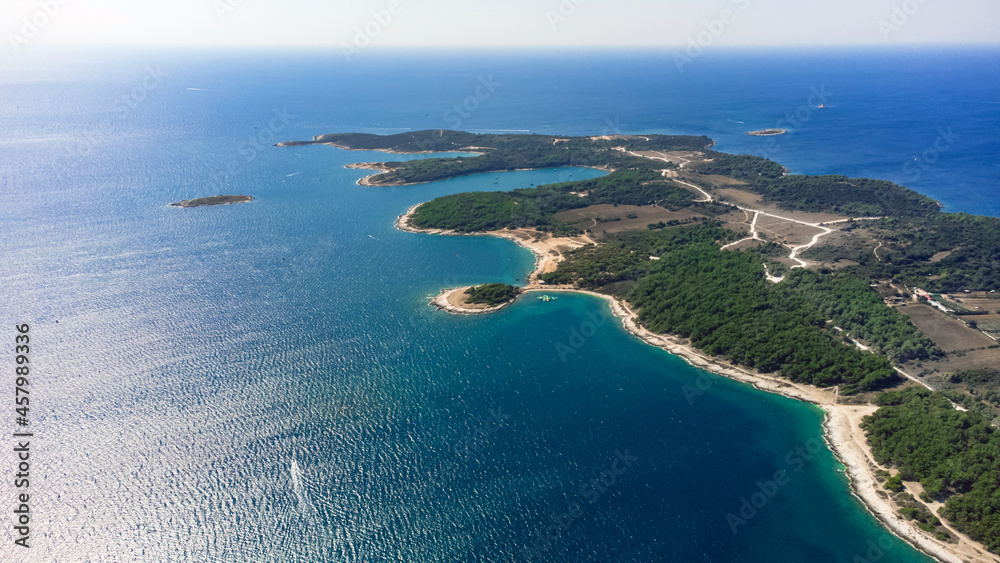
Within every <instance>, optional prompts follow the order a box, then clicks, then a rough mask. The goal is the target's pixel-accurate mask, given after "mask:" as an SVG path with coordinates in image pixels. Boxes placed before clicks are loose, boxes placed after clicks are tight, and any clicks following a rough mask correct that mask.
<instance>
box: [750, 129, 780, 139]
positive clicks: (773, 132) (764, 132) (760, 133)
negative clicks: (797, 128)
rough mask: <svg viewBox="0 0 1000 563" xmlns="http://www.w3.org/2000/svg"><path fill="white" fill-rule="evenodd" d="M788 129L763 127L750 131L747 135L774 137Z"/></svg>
mask: <svg viewBox="0 0 1000 563" xmlns="http://www.w3.org/2000/svg"><path fill="white" fill-rule="evenodd" d="M785 133H788V131H786V130H784V129H762V130H760V131H749V132H747V135H750V136H752V137H774V136H776V135H784V134H785Z"/></svg>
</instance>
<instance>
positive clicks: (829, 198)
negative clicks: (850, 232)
mask: <svg viewBox="0 0 1000 563" xmlns="http://www.w3.org/2000/svg"><path fill="white" fill-rule="evenodd" d="M707 156H708V157H709V158H711V159H712V160H711V161H709V162H705V163H702V164H699V165H697V166H696V167H695V170H696V171H697V172H699V173H701V174H719V175H722V176H729V177H731V178H736V179H738V180H743V181H745V182H747V184H748V186H747V188H746V189H749V190H751V191H753V192H756V193H758V194H760V195H762V196H764V197H765V198H766V199H767V200H768V201H772V202H774V203H776V204H778V205H779V206H780V207H782V208H784V209H793V210H798V211H827V212H831V213H840V214H843V215H848V216H850V217H875V216H878V217H881V216H889V217H923V216H926V215H931V214H934V213H936V212H937V211H938V205H937V202H935V201H934V200H933V199H931V198H929V197H927V196H925V195H922V194H919V193H917V192H915V191H913V190H909V189H906V188H904V187H902V186H898V185H896V184H893V183H892V182H888V181H886V180H872V179H868V178H847V177H846V176H802V175H786V172H787V170H786V169H785V168H784V167H783V166H781V165H780V164H778V163H777V162H774V161H771V160H768V159H766V158H762V157H759V156H751V155H730V154H725V153H719V152H715V151H709V153H708V155H707Z"/></svg>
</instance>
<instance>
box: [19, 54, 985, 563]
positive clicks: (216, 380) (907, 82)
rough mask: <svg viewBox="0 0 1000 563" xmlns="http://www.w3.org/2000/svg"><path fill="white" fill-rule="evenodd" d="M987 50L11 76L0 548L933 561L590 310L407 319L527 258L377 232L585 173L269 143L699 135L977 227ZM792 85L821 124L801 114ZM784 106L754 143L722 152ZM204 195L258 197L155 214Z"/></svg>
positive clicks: (106, 57)
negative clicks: (21, 540) (939, 209)
mask: <svg viewBox="0 0 1000 563" xmlns="http://www.w3.org/2000/svg"><path fill="white" fill-rule="evenodd" d="M996 55H997V53H996V52H995V51H971V50H967V51H899V52H893V53H888V54H886V53H880V54H876V53H866V52H860V51H858V52H841V53H839V54H836V55H832V54H828V53H826V54H824V53H806V54H801V53H800V54H790V53H764V52H758V53H733V52H725V51H720V52H716V53H707V54H705V55H704V56H703V57H701V58H699V59H698V60H696V61H695V62H694V64H691V65H689V66H688V67H686V68H685V69H684V72H678V70H677V68H676V66H675V65H674V62H673V60H672V59H671V57H670V56H669V53H649V52H636V53H624V52H618V53H609V52H593V53H583V54H569V53H554V52H547V53H527V52H516V53H499V52H474V53H468V54H463V55H455V54H446V53H429V52H425V53H388V54H387V53H379V52H375V51H370V52H367V51H366V52H364V53H362V54H361V55H359V56H357V57H356V58H355V59H354V61H353V62H352V63H350V64H348V63H347V62H346V61H345V60H344V59H343V57H342V56H341V55H340V53H339V51H338V52H329V53H323V52H303V51H287V52H282V51H278V52H264V51H211V52H203V51H189V52H176V51H175V52H167V51H131V52H125V53H123V52H118V51H111V50H77V51H72V52H69V51H66V52H47V51H43V50H41V49H40V48H39V49H36V50H34V51H30V52H27V53H25V54H24V55H22V56H19V57H10V56H7V57H6V58H4V59H0V92H2V96H0V118H2V122H3V124H4V133H5V134H4V135H3V136H2V138H0V147H2V149H3V152H2V155H3V156H0V185H2V189H0V224H2V225H3V232H4V237H2V239H0V252H2V254H3V256H4V260H3V261H2V262H0V280H2V283H3V286H4V291H3V292H2V293H0V311H2V318H3V320H4V323H5V325H4V326H7V327H12V326H13V324H14V323H22V322H27V323H31V326H32V328H31V335H32V351H31V354H32V373H33V379H32V393H33V394H32V410H31V419H32V426H31V429H32V430H33V432H34V433H35V434H36V437H35V438H33V442H32V447H33V450H32V456H33V457H32V467H31V498H32V511H33V515H34V516H33V518H34V519H33V522H32V543H33V545H34V547H33V548H31V550H30V551H25V550H22V549H20V548H14V547H12V540H13V534H14V532H13V530H12V528H11V525H8V524H5V525H4V526H3V543H2V545H0V556H2V557H0V559H2V560H4V561H8V560H13V561H30V562H36V561H233V562H243V561H276V562H277V561H281V562H286V561H347V562H374V561H400V562H402V561H406V562H433V561H492V562H498V563H499V562H509V561H554V562H573V563H576V562H583V561H594V562H598V561H601V562H606V561H637V562H638V561H643V562H646V561H718V562H727V561H857V560H862V561H875V560H878V561H900V562H901V561H925V560H927V558H926V557H924V556H923V555H921V554H919V553H918V552H916V551H915V550H914V549H913V548H911V547H910V546H908V545H907V544H905V543H904V542H902V541H901V540H899V539H897V538H895V537H893V536H891V535H890V534H889V532H888V531H887V530H886V529H885V528H883V527H882V526H881V525H880V524H879V523H878V522H877V521H876V520H875V519H874V518H873V517H872V516H871V515H869V514H868V513H867V512H866V511H865V510H864V508H863V507H862V505H861V504H860V503H859V502H858V501H857V500H856V499H854V497H852V496H851V495H850V494H849V485H848V483H847V480H846V478H845V477H844V475H843V472H842V467H841V466H840V464H839V463H838V462H837V461H836V459H835V458H833V456H832V454H830V452H829V451H828V450H827V449H826V448H825V447H822V446H821V442H820V440H821V435H822V428H821V422H822V413H820V412H819V411H818V410H816V409H815V408H813V407H811V406H808V405H804V404H801V403H798V402H795V401H791V400H788V399H785V398H782V397H777V396H773V395H768V394H764V393H760V392H756V391H754V390H752V389H750V388H748V387H747V386H744V385H741V384H736V383H734V382H731V381H729V380H726V379H723V378H718V377H715V376H712V375H710V374H706V373H705V372H702V371H700V370H697V369H694V368H692V367H690V366H688V365H687V364H685V363H683V362H682V361H680V360H678V359H677V358H674V357H672V356H670V355H669V354H666V353H665V352H663V351H661V350H657V349H653V348H651V347H649V346H646V345H644V344H642V343H640V342H639V341H638V340H636V339H635V338H633V337H631V336H630V335H628V334H627V333H626V332H624V331H623V330H622V328H621V327H620V324H619V323H617V322H615V321H614V320H613V319H611V318H610V316H609V315H610V313H609V311H608V309H607V307H606V305H605V304H604V303H603V302H602V301H600V300H596V299H593V298H590V297H587V296H571V295H567V296H561V297H560V298H559V300H558V301H555V302H552V303H549V304H542V303H540V302H537V301H533V300H523V301H522V302H519V303H517V304H516V305H514V306H512V307H509V308H507V309H505V310H503V311H501V312H500V313H498V314H495V315H490V316H484V317H455V316H450V315H447V314H443V313H439V312H436V311H434V310H433V309H432V308H430V307H428V306H427V301H428V300H429V297H430V296H432V295H434V294H436V293H437V292H438V290H440V289H441V288H442V287H453V286H458V285H464V284H471V283H479V282H491V281H502V282H508V283H516V282H517V281H519V280H522V279H523V278H524V277H525V276H526V275H527V273H528V272H529V271H530V269H531V266H532V262H533V259H532V256H531V255H530V254H529V253H528V252H526V251H524V250H523V249H520V248H518V247H516V246H515V245H513V244H512V243H510V242H508V241H504V240H498V239H492V238H486V237H436V236H425V235H414V234H409V233H404V232H400V231H397V230H395V229H394V228H393V219H394V218H395V217H396V216H397V215H398V214H400V213H402V212H404V211H405V210H406V209H407V208H409V207H410V206H412V205H413V204H415V203H418V202H421V201H426V200H428V199H431V198H434V197H437V196H440V195H444V194H448V193H457V192H463V191H470V190H493V189H513V188H517V187H527V186H529V185H531V184H541V183H545V182H552V181H558V180H564V179H567V178H569V177H570V175H572V177H573V178H586V177H593V176H594V175H596V174H598V172H596V171H593V170H588V169H580V168H572V169H562V170H542V171H521V172H510V173H505V174H501V175H499V180H498V183H497V184H494V176H495V175H481V176H471V177H466V178H459V179H454V180H449V181H445V182H437V183H432V184H426V185H420V186H410V187H401V188H378V189H376V188H364V187H361V186H358V185H357V184H356V180H357V179H358V178H360V177H362V176H363V175H365V174H366V172H365V171H362V170H349V169H345V168H344V165H346V164H349V163H352V162H359V161H372V160H385V159H386V156H385V155H384V154H379V153H366V152H348V151H340V150H336V149H333V148H330V147H322V146H316V147H299V148H288V149H278V148H274V147H272V146H271V144H273V143H274V142H277V141H281V140H291V139H307V138H310V137H311V136H313V135H316V134H322V133H329V132H338V131H364V132H375V133H389V132H398V131H405V130H417V129H433V128H442V127H448V128H460V129H465V130H473V131H490V132H492V131H508V130H514V131H523V132H537V133H558V134H567V135H573V134H578V135H583V134H588V135H589V134H606V133H618V132H624V133H683V134H695V135H701V134H705V135H708V136H710V137H712V138H713V139H716V140H717V141H719V146H718V147H717V148H718V149H719V150H724V151H731V152H751V153H754V152H756V153H764V152H766V153H767V154H768V156H770V157H771V158H774V159H775V160H777V161H779V162H781V163H783V164H785V165H786V166H788V167H789V168H791V169H792V170H793V171H795V172H803V173H832V172H836V173H843V174H847V175H852V176H856V175H862V174H864V175H868V176H874V177H881V178H888V179H892V180H896V181H900V182H902V183H904V184H906V185H907V186H909V187H912V188H914V189H917V190H918V191H921V192H923V193H927V194H928V195H931V196H932V197H934V198H936V199H939V200H941V201H942V202H943V203H944V204H945V205H946V206H947V207H948V208H949V210H955V211H968V212H976V213H987V214H993V215H997V214H998V213H1000V207H998V206H997V201H1000V198H998V197H997V196H998V194H1000V182H998V170H1000V169H998V166H1000V158H998V152H1000V151H998V147H1000V145H998V139H997V136H996V134H995V132H996V131H997V130H998V125H1000V123H998V121H1000V114H998V111H997V109H998V108H1000V105H998V104H1000V85H998V83H997V77H998V76H1000V73H998V72H997V71H998V65H1000V62H998V61H1000V58H998V57H997V56H996ZM480 86H482V87H481V88H480ZM477 88H479V90H478V94H479V95H478V97H477ZM814 88H816V89H820V90H821V91H825V92H827V93H829V96H828V97H829V99H828V101H827V102H826V103H827V105H828V106H829V108H828V109H826V110H812V109H810V110H809V111H806V110H802V109H801V108H802V107H803V106H804V105H805V104H806V103H807V102H808V101H809V98H810V96H811V95H812V91H813V89H814ZM456 104H458V105H459V108H460V110H461V111H459V110H456V109H455V105H456ZM796 111H800V116H801V117H799V118H797V124H798V125H797V126H796V127H795V132H794V133H793V134H791V135H787V136H784V137H778V138H776V139H777V141H776V144H774V145H765V144H764V143H766V142H767V141H768V140H767V139H763V140H762V139H758V138H751V137H748V136H746V135H745V132H746V131H747V130H751V129H759V128H765V127H771V126H775V124H776V123H777V122H778V121H779V120H780V119H782V118H783V117H785V116H786V115H788V114H789V113H791V114H793V115H794V113H795V112H796ZM806 114H808V115H806ZM806 117H807V118H806ZM741 122H742V123H741ZM939 130H940V131H939ZM942 132H943V134H944V135H945V136H946V137H947V138H948V139H949V141H948V142H947V143H942V142H938V143H937V147H938V149H937V151H936V152H937V154H936V156H935V155H933V154H932V153H930V152H928V153H927V154H925V151H926V150H928V148H931V149H933V148H934V147H935V142H936V140H937V139H938V136H940V135H942ZM946 145H947V146H946ZM930 156H933V158H930ZM393 158H400V159H403V158H415V157H402V156H400V157H393ZM914 158H916V159H917V160H916V161H914ZM931 160H933V163H932V162H930V161H931ZM913 162H915V163H916V164H915V165H911V163H913ZM914 166H917V168H914ZM914 170H918V171H919V172H920V173H919V174H918V175H917V174H916V173H915V172H914ZM914 176H918V177H914ZM904 180H905V181H904ZM216 193H246V194H251V195H253V196H254V197H255V198H256V200H255V201H254V202H252V203H249V204H242V205H236V206H226V207H213V208H201V209H178V208H174V207H170V206H168V205H167V204H169V203H170V202H174V201H178V200H181V199H189V198H193V197H200V196H206V195H214V194H216ZM8 330H9V332H10V330H11V329H10V328H8ZM9 337H10V338H11V339H13V332H10V335H9ZM685 386H686V387H685ZM692 388H695V389H702V390H703V391H702V392H701V393H700V394H694V395H692V394H691V392H690V390H691V389H692ZM686 391H687V392H686ZM3 452H4V453H3V455H2V458H0V460H2V461H0V462H2V467H3V468H5V469H2V470H0V471H4V472H5V474H6V472H8V471H9V469H6V468H11V467H13V465H14V459H13V456H12V454H11V449H10V448H9V447H6V446H5V447H4V448H3ZM779 471H785V472H786V473H782V474H777V472H779ZM776 475H777V477H779V479H778V480H779V481H781V484H780V485H779V484H777V483H774V484H773V485H772V481H775V478H776ZM785 477H787V478H785ZM594 479H597V481H592V480H594ZM602 479H603V482H602V481H601V480H602ZM13 495H14V489H13V487H12V483H11V480H10V479H7V478H5V479H4V480H3V484H2V485H0V498H4V499H12V498H14V496H13ZM762 495H763V496H762ZM744 499H746V501H747V502H748V503H751V505H752V504H753V503H756V504H757V505H758V506H756V507H753V508H752V509H748V508H747V507H746V506H745V503H744V502H743V501H744ZM3 502H6V501H3ZM10 509H13V507H12V506H11V507H10ZM3 510H4V511H5V512H9V510H8V509H7V508H4V509H3ZM741 511H742V512H741ZM729 515H733V517H728V516H729ZM737 516H738V517H739V518H740V519H739V520H736V519H735V518H736V517H737ZM560 524H561V527H560V528H558V531H556V528H554V527H553V526H558V525H560ZM539 534H541V537H543V538H544V537H546V534H548V539H546V540H544V541H542V540H538V537H539ZM536 541H537V543H536ZM855 557H857V558H858V559H855Z"/></svg>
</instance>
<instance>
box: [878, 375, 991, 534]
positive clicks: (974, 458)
mask: <svg viewBox="0 0 1000 563" xmlns="http://www.w3.org/2000/svg"><path fill="white" fill-rule="evenodd" d="M876 404H877V405H879V407H881V408H879V410H878V411H877V412H876V413H875V414H873V415H871V416H869V417H865V422H864V423H863V424H862V427H863V428H864V429H865V430H866V431H867V432H868V441H869V443H870V444H871V446H872V453H873V454H874V455H875V458H876V459H877V460H878V461H879V463H883V464H886V465H891V466H895V467H897V468H898V469H899V473H900V476H901V477H902V479H903V480H907V481H919V482H920V483H921V485H922V486H923V488H924V495H923V496H924V498H927V499H935V500H943V499H944V498H946V497H947V502H946V503H945V506H944V508H942V509H941V516H943V517H945V518H947V519H948V521H950V522H951V523H952V525H954V526H955V527H956V528H958V529H959V530H961V531H962V532H965V533H966V534H968V535H969V536H970V537H972V538H973V539H975V540H977V541H980V542H982V543H983V544H984V545H986V546H987V547H989V548H990V549H992V550H994V551H996V550H998V549H1000V487H998V486H997V484H998V483H1000V434H998V431H997V429H996V428H994V427H993V426H991V425H990V424H989V422H988V421H986V420H985V419H984V418H982V417H981V416H979V415H978V414H976V413H971V412H962V411H959V410H956V409H955V408H953V407H952V405H951V403H950V402H949V401H948V399H947V398H945V397H944V396H943V395H941V394H940V393H932V392H931V391H928V390H926V389H922V388H911V389H907V390H905V391H897V392H890V393H883V394H881V395H880V396H879V397H878V399H877V400H876Z"/></svg>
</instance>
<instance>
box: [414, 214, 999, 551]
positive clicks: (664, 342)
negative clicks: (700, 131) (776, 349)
mask: <svg viewBox="0 0 1000 563" xmlns="http://www.w3.org/2000/svg"><path fill="white" fill-rule="evenodd" d="M420 205H422V204H417V205H414V206H413V207H411V208H410V209H408V210H407V212H406V213H404V214H402V215H400V216H399V217H397V218H396V222H395V225H396V228H397V229H399V230H402V231H406V232H411V233H421V234H441V235H466V236H496V237H499V238H506V239H509V240H512V241H514V242H515V243H517V244H518V245H519V246H521V247H523V248H527V249H528V250H530V251H531V252H532V253H533V254H534V255H535V268H534V270H533V271H532V274H531V278H530V279H532V280H536V281H537V275H538V273H539V270H540V269H541V267H542V264H543V262H544V260H545V259H546V256H544V255H543V254H542V253H541V252H540V251H539V250H538V249H536V248H532V247H531V246H530V245H528V244H525V241H523V240H522V239H519V238H517V237H514V236H504V234H505V233H502V232H486V233H475V234H470V233H455V232H449V231H443V230H440V229H435V230H423V229H418V228H416V227H414V226H412V225H410V218H411V217H412V215H413V213H414V211H416V209H417V208H418V207H420ZM464 289H466V288H456V289H451V290H444V291H442V293H441V294H440V295H439V296H438V297H437V298H435V299H434V300H432V301H431V304H432V305H435V306H438V303H436V302H437V301H438V300H440V299H442V297H443V298H444V302H445V303H447V296H446V294H450V293H452V292H454V291H458V290H464ZM537 291H545V292H551V293H555V292H564V293H582V294H585V295H590V296H593V297H598V298H600V299H604V300H606V301H607V302H608V304H609V306H610V308H611V311H612V313H613V314H614V315H615V316H616V317H618V318H619V319H621V321H622V326H623V327H624V328H625V330H627V331H628V332H629V333H630V334H632V335H633V336H635V337H636V338H638V339H640V340H642V341H643V342H645V343H646V344H649V345H652V346H656V347H658V348H661V349H663V350H665V351H666V352H668V353H670V354H672V355H674V356H678V357H680V358H681V359H683V360H684V361H686V362H687V363H688V364H690V365H691V366H693V367H696V368H700V369H704V370H706V371H709V372H711V373H714V374H716V375H721V376H723V377H728V378H730V379H733V380H735V381H739V382H742V383H746V384H749V385H751V386H753V387H754V388H755V389H757V390H759V391H764V392H768V393H775V394H778V395H783V396H785V397H788V398H791V399H796V400H799V401H804V402H808V403H812V404H814V405H816V406H818V407H819V408H820V409H822V410H823V411H824V412H825V417H824V421H823V438H824V440H825V441H826V443H827V445H828V447H829V448H830V451H832V452H833V454H834V455H835V456H836V457H837V459H838V460H839V461H840V463H841V464H843V465H844V468H845V474H846V475H847V477H848V480H849V482H850V488H851V494H853V495H854V496H855V498H857V499H858V500H859V501H861V503H862V504H863V505H864V506H865V508H866V509H867V510H868V512H869V513H870V514H872V515H873V516H874V517H875V518H876V519H878V520H879V521H880V522H882V524H883V525H884V526H886V527H887V528H888V529H889V530H890V531H891V533H893V534H894V535H896V536H897V537H899V538H901V539H903V540H904V541H906V542H907V543H909V544H910V545H911V546H913V547H914V548H915V549H917V550H919V551H921V552H922V553H924V554H925V555H928V556H930V557H932V558H934V559H936V560H938V561H944V562H947V563H963V562H965V561H968V562H973V563H1000V557H998V556H996V555H995V554H993V553H990V552H988V551H986V548H985V547H984V546H982V545H981V544H979V543H977V542H974V541H973V540H971V539H970V538H968V537H967V536H965V535H964V534H957V535H958V537H959V543H958V545H954V544H947V543H944V542H941V541H939V540H937V539H936V538H934V537H932V536H930V535H929V534H927V533H925V532H924V531H923V530H921V529H920V528H917V527H916V525H915V524H913V523H912V522H910V521H907V520H904V519H903V518H902V516H900V515H899V513H898V512H897V511H896V508H895V507H894V506H893V504H892V503H891V501H889V500H888V499H883V498H881V497H880V496H879V495H878V491H883V488H882V487H881V486H880V485H879V483H878V480H877V479H876V476H875V470H876V469H880V467H879V466H878V464H877V462H876V461H875V460H874V458H873V456H872V454H871V451H870V449H869V448H868V447H867V437H866V436H865V433H864V431H863V430H862V429H861V428H860V427H859V426H858V425H857V424H856V423H855V422H854V421H853V420H852V415H854V418H859V416H858V415H859V413H862V412H863V411H867V412H865V413H864V414H870V412H874V411H875V410H876V409H875V407H874V406H872V405H840V404H837V403H836V400H837V395H836V392H835V391H831V390H823V389H820V388H817V387H812V386H806V385H802V384H797V383H793V382H790V381H787V380H783V379H780V378H778V377H775V376H770V375H766V374H762V373H758V372H754V371H751V370H747V369H744V368H741V367H738V366H735V365H732V364H729V363H728V362H725V361H722V360H719V359H717V358H712V357H710V356H706V355H704V354H702V353H701V352H699V351H697V350H695V349H694V348H693V347H691V346H690V345H689V344H688V343H687V342H685V341H683V340H682V339H680V338H677V337H675V336H671V335H665V334H657V333H653V332H651V331H649V330H648V329H646V328H644V327H642V326H641V325H640V324H639V323H638V320H637V316H636V315H635V313H633V312H632V310H631V309H630V308H629V307H628V305H627V304H626V303H624V302H623V301H622V300H620V299H617V298H615V297H613V296H611V295H605V294H602V293H597V292H594V291H588V290H583V289H576V288H570V287H551V286H541V285H538V284H537V283H532V284H531V285H529V287H526V288H524V290H523V292H522V295H523V294H527V293H531V292H537ZM519 297H520V296H519ZM514 301H516V299H515V300H514ZM514 301H510V302H508V303H504V304H503V305H500V306H498V307H495V308H492V309H488V310H463V309H460V308H456V307H454V306H451V305H450V304H448V307H439V309H442V310H446V311H448V312H451V313H455V314H481V313H489V312H493V311H496V310H500V309H502V308H504V307H506V306H508V305H510V304H512V303H514ZM918 502H919V500H918ZM942 522H944V521H943V520H942ZM949 530H950V531H951V532H952V533H956V532H955V530H954V529H953V528H950V527H949ZM876 541H877V540H876Z"/></svg>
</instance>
